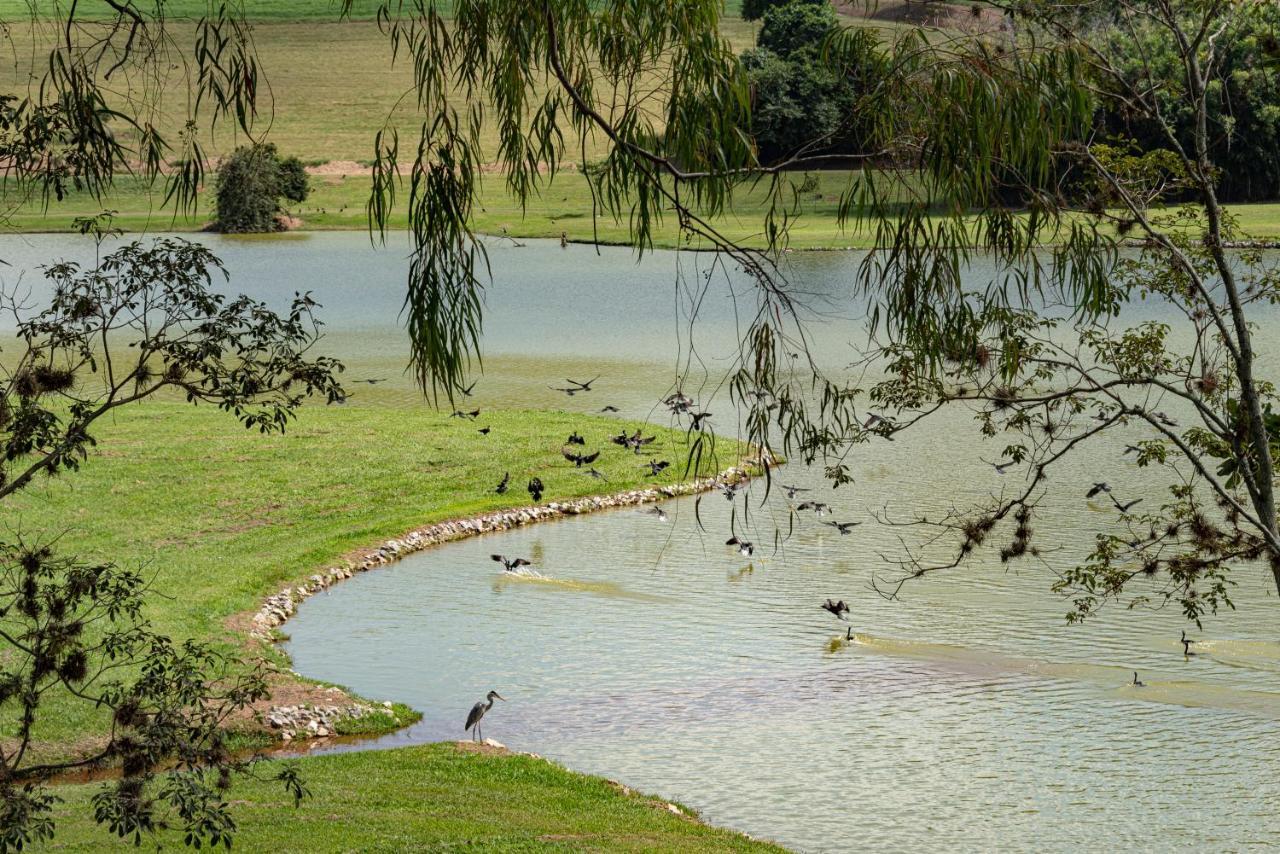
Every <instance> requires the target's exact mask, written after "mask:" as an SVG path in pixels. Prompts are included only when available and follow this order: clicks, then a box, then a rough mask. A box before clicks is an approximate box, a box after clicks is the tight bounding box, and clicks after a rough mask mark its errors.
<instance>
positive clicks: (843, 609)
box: [822, 599, 849, 620]
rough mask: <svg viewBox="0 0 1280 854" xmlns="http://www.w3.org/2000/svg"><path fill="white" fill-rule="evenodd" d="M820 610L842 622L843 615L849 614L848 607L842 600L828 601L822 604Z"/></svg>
mask: <svg viewBox="0 0 1280 854" xmlns="http://www.w3.org/2000/svg"><path fill="white" fill-rule="evenodd" d="M822 610H824V611H827V612H829V613H830V614H831V615H832V616H834V617H836V618H837V619H840V620H843V619H844V615H845V614H847V613H849V606H848V605H846V604H844V600H843V599H841V600H840V601H838V602H835V601H832V600H830V599H828V600H827V601H825V602H823V603H822Z"/></svg>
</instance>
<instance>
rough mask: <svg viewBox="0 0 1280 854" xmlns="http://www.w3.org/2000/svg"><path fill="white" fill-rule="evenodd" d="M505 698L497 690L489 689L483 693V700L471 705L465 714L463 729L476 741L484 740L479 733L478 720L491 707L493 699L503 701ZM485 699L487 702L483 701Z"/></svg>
mask: <svg viewBox="0 0 1280 854" xmlns="http://www.w3.org/2000/svg"><path fill="white" fill-rule="evenodd" d="M506 699H507V698H506V697H504V696H502V695H501V694H499V693H498V692H497V691H490V692H489V693H488V694H485V695H484V700H481V701H480V702H478V703H476V704H475V705H474V706H472V707H471V711H470V712H469V713H468V714H467V725H466V727H465V729H466V731H467V732H469V733H471V734H472V736H473V737H474V738H475V740H476V741H483V740H484V736H483V735H482V734H481V733H480V721H481V720H482V719H483V718H484V716H485V713H486V712H488V711H489V710H490V709H492V708H493V701H494V700H502V701H503V702H506ZM485 700H487V701H488V702H485Z"/></svg>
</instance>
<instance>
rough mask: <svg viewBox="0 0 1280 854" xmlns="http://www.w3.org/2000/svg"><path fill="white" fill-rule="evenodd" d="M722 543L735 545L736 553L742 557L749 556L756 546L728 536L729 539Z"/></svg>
mask: <svg viewBox="0 0 1280 854" xmlns="http://www.w3.org/2000/svg"><path fill="white" fill-rule="evenodd" d="M724 544H725V545H726V546H737V547H738V554H740V555H742V556H743V557H751V554H752V552H754V551H755V550H756V547H755V546H754V545H752V544H751V543H749V542H747V541H746V540H740V539H738V538H737V537H730V538H729V539H727V540H725V541H724Z"/></svg>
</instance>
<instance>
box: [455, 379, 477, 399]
mask: <svg viewBox="0 0 1280 854" xmlns="http://www.w3.org/2000/svg"><path fill="white" fill-rule="evenodd" d="M478 382H480V381H479V380H475V381H474V382H472V383H471V385H469V386H466V387H465V388H460V389H458V391H460V392H462V396H463V397H471V392H472V391H474V390H475V387H476V383H478Z"/></svg>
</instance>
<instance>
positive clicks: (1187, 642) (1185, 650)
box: [1181, 629, 1195, 658]
mask: <svg viewBox="0 0 1280 854" xmlns="http://www.w3.org/2000/svg"><path fill="white" fill-rule="evenodd" d="M1181 642H1182V654H1183V655H1184V656H1186V657H1188V658H1189V657H1191V656H1193V655H1195V653H1194V652H1192V651H1191V645H1192V644H1193V643H1195V641H1193V640H1192V639H1191V638H1189V637H1187V630H1186V629H1183V630H1182V641H1181Z"/></svg>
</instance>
